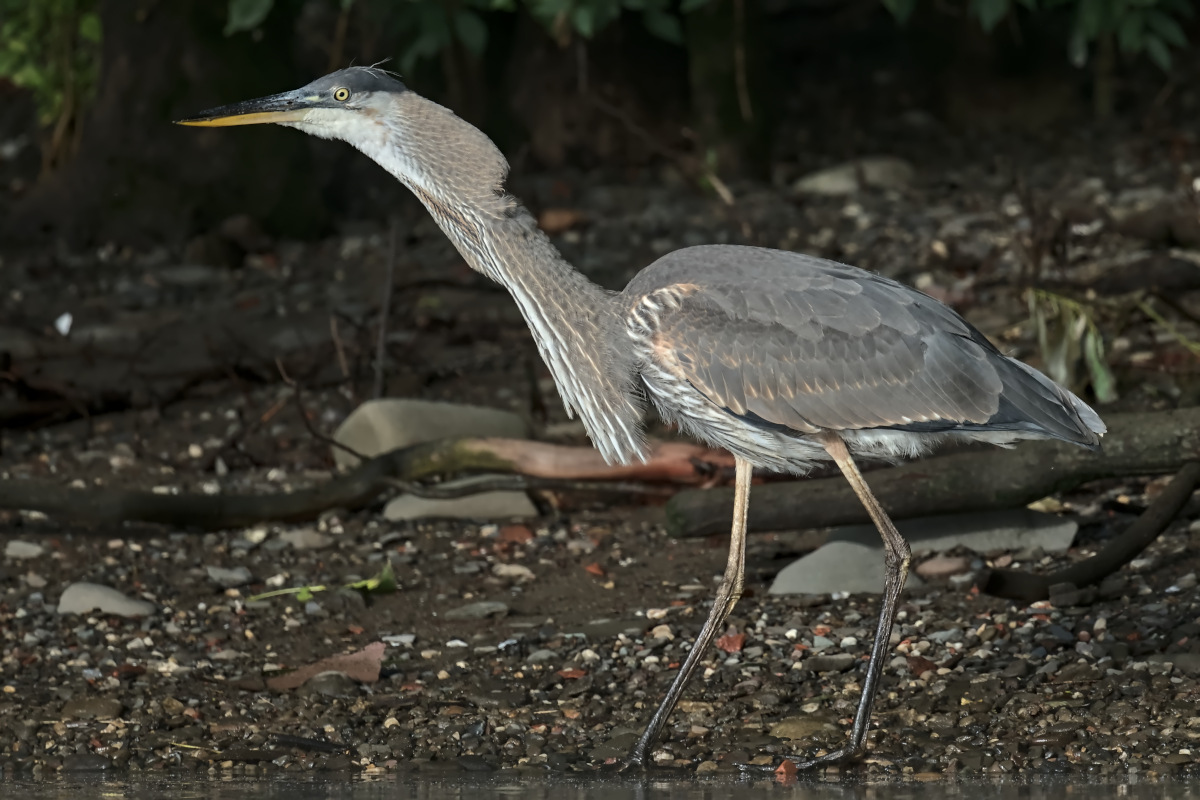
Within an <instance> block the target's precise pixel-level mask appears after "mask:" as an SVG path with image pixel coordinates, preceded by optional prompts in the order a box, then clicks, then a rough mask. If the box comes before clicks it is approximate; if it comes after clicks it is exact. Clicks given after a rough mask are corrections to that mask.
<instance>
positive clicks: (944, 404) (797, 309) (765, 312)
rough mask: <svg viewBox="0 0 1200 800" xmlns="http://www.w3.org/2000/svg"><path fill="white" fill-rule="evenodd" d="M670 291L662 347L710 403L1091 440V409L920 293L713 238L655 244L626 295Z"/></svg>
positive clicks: (767, 418) (820, 424)
mask: <svg viewBox="0 0 1200 800" xmlns="http://www.w3.org/2000/svg"><path fill="white" fill-rule="evenodd" d="M656 292H658V293H669V294H670V295H671V296H672V297H673V298H674V299H675V301H676V302H675V304H674V305H673V306H671V307H670V308H666V307H665V306H664V309H665V310H664V311H663V313H661V314H659V315H658V316H657V318H656V319H655V320H654V321H653V327H654V329H655V334H654V340H655V345H656V349H657V351H659V352H663V353H671V354H672V357H673V361H674V363H673V367H674V369H675V370H676V371H677V373H678V374H679V376H680V377H682V378H684V379H686V380H687V381H689V382H690V383H691V384H692V385H693V386H694V387H695V388H696V389H697V390H698V391H700V392H701V393H703V394H704V395H705V396H706V397H708V398H709V400H711V401H712V402H713V403H715V404H716V405H718V406H720V407H722V408H725V409H727V410H728V411H729V412H730V413H733V414H736V415H738V416H743V417H746V418H748V419H751V420H753V421H756V422H760V423H761V424H763V425H767V426H778V427H782V428H786V429H790V430H794V431H797V432H800V433H815V432H817V431H820V430H836V431H843V430H863V429H870V428H898V429H908V430H914V431H938V430H941V431H944V430H989V429H990V430H1024V431H1027V432H1029V433H1035V434H1041V435H1048V436H1053V437H1055V438H1061V439H1066V440H1068V441H1072V442H1077V443H1079V444H1084V445H1095V444H1096V443H1097V442H1098V441H1099V437H1098V435H1097V434H1098V433H1101V432H1103V430H1104V426H1103V423H1101V422H1100V420H1099V417H1097V416H1096V414H1095V412H1093V411H1092V410H1091V409H1089V408H1088V407H1087V406H1086V405H1085V404H1083V402H1082V401H1080V400H1078V398H1075V397H1074V396H1073V395H1071V394H1070V393H1069V392H1067V391H1066V390H1064V389H1062V388H1060V387H1058V386H1057V385H1055V384H1054V383H1053V382H1052V381H1050V380H1049V379H1048V378H1046V377H1045V376H1043V375H1042V374H1041V373H1039V372H1037V371H1036V370H1034V369H1032V368H1030V367H1028V366H1026V365H1024V364H1021V363H1019V362H1016V361H1013V360H1012V359H1009V358H1006V357H1005V356H1003V355H1002V354H1000V353H999V352H998V351H997V350H996V349H995V348H994V347H993V346H992V345H991V344H990V343H989V342H988V341H987V339H986V338H985V337H984V336H983V335H982V334H980V333H979V332H978V331H977V330H975V329H974V328H973V327H972V326H971V325H970V324H969V323H967V322H966V321H965V320H964V319H962V317H960V316H959V315H958V314H956V313H955V312H954V311H953V310H951V309H950V308H948V307H947V306H945V305H943V304H942V303H939V302H938V301H936V300H934V299H933V298H931V297H929V296H928V295H925V294H922V293H921V292H918V291H916V290H915V289H911V288H909V287H907V286H904V285H902V284H899V283H896V282H895V281H891V280H888V279H886V278H883V277H881V276H879V275H875V274H873V273H870V272H866V271H864V270H860V269H858V268H856V267H851V266H847V265H844V264H838V263H836V262H833V261H827V260H825V259H819V258H815V257H812V256H807V255H802V254H799V253H789V252H784V251H779V250H768V249H763V248H754V247H734V246H720V245H710V246H701V247H692V248H686V249H684V250H678V251H676V252H674V253H670V254H669V255H666V256H664V257H663V258H661V259H659V260H658V261H656V262H655V263H654V264H651V265H650V266H649V267H647V268H646V269H645V270H643V271H642V272H641V273H640V274H639V275H637V276H636V277H635V278H634V279H633V281H631V282H630V284H629V286H628V287H627V288H626V290H625V292H624V295H623V297H624V299H625V301H626V302H627V303H629V304H631V306H630V307H632V304H636V303H637V302H638V301H639V299H640V298H642V297H645V296H648V295H653V294H654V293H656Z"/></svg>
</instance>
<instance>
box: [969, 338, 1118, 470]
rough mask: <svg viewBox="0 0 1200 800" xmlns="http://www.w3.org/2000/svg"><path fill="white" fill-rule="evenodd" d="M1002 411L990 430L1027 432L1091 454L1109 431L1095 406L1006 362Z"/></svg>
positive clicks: (1028, 369) (1022, 366) (1025, 368)
mask: <svg viewBox="0 0 1200 800" xmlns="http://www.w3.org/2000/svg"><path fill="white" fill-rule="evenodd" d="M1005 360H1006V361H1007V362H1008V367H1009V368H1008V369H1006V370H1002V375H1001V380H1002V381H1003V383H1004V389H1003V391H1002V392H1001V395H1000V407H999V409H998V410H997V411H996V414H995V415H994V416H993V417H992V418H991V419H990V420H988V427H996V428H1008V429H1024V430H1028V431H1030V432H1037V433H1040V434H1042V435H1044V436H1048V437H1051V438H1054V439H1061V440H1063V441H1065V442H1071V443H1073V444H1078V445H1081V446H1083V447H1086V448H1088V449H1091V450H1096V449H1098V448H1099V447H1100V437H1101V436H1103V435H1104V433H1105V432H1107V430H1108V428H1107V426H1105V424H1104V421H1103V420H1101V419H1100V415H1099V414H1097V413H1096V412H1095V411H1094V410H1093V409H1092V407H1091V406H1089V405H1088V404H1087V403H1085V402H1083V401H1082V400H1080V399H1079V398H1078V397H1076V396H1075V395H1074V394H1072V393H1071V392H1069V391H1067V390H1066V389H1064V388H1063V387H1061V386H1059V385H1058V384H1057V383H1055V382H1054V381H1052V380H1050V379H1049V378H1047V377H1046V376H1045V375H1043V374H1042V373H1040V372H1038V371H1037V370H1036V369H1034V368H1033V367H1031V366H1029V365H1028V364H1023V363H1021V362H1020V361H1017V360H1016V359H1011V358H1006V359H1005Z"/></svg>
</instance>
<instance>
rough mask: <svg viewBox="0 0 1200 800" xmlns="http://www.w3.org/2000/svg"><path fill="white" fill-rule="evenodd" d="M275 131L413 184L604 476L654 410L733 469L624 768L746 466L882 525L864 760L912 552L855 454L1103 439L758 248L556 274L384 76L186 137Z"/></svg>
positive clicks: (845, 273) (967, 331) (416, 99)
mask: <svg viewBox="0 0 1200 800" xmlns="http://www.w3.org/2000/svg"><path fill="white" fill-rule="evenodd" d="M182 122H183V123H184V124H188V125H197V126H205V127H214V126H226V125H243V124H254V123H259V122H273V123H278V124H281V125H287V126H289V127H294V128H298V129H300V130H302V131H305V132H306V133H310V134H313V135H315V136H320V137H323V138H327V139H341V140H343V141H346V142H348V143H350V144H352V145H353V146H355V147H357V148H358V149H359V150H361V151H362V152H364V153H366V154H367V155H368V156H370V157H371V158H372V159H374V160H375V161H376V162H377V163H379V164H380V165H381V166H382V167H384V168H385V169H386V170H388V171H389V172H390V173H392V174H393V175H394V176H395V177H396V178H397V179H398V180H400V181H401V182H402V183H404V184H405V185H406V186H408V187H409V188H410V189H411V190H412V192H413V194H415V195H416V196H417V198H418V199H419V200H420V201H421V202H422V203H423V204H424V205H425V207H426V208H427V209H428V210H429V212H430V213H431V214H432V216H433V218H434V220H436V221H437V224H438V225H439V226H440V227H441V228H442V230H443V231H444V232H445V233H446V235H447V236H448V237H449V238H450V240H451V241H452V242H454V244H455V246H456V247H457V248H458V251H459V253H461V254H462V257H463V258H464V259H465V260H466V262H467V263H468V264H469V265H470V266H471V267H472V268H473V269H475V270H478V271H479V272H481V273H483V274H484V275H487V276H488V277H489V278H492V279H493V280H496V281H498V282H499V283H501V284H503V285H504V287H505V288H507V289H508V291H509V293H510V294H511V295H512V297H513V300H514V301H515V302H516V304H517V307H518V308H519V309H520V311H521V314H522V316H523V317H524V318H525V321H526V322H527V323H528V325H529V329H530V332H531V333H532V335H533V339H534V341H535V342H536V343H537V347H538V351H539V352H540V353H541V355H542V358H543V360H544V361H545V362H546V365H547V366H548V367H549V369H550V372H551V374H553V376H554V381H555V384H556V385H557V386H558V390H559V393H560V394H561V396H562V399H563V403H564V404H565V406H566V408H567V411H568V413H576V414H578V415H579V416H580V418H581V419H582V421H583V424H584V427H585V428H586V429H587V432H588V435H589V436H590V437H591V439H592V441H593V443H594V444H595V445H596V447H597V448H598V449H599V450H600V452H601V453H603V454H604V457H605V458H606V459H607V460H609V461H610V462H628V461H630V460H633V459H637V458H645V456H646V454H647V448H646V442H645V435H644V433H643V418H644V414H645V410H646V401H647V400H649V401H650V402H651V403H653V404H654V406H655V407H656V408H657V409H658V411H659V412H660V413H661V414H662V415H663V416H664V417H665V418H666V419H668V420H671V421H674V422H676V423H678V424H679V425H680V426H681V427H682V428H683V429H684V430H686V431H688V432H689V433H691V434H692V435H694V436H696V437H697V438H700V439H703V440H705V441H707V442H709V443H711V444H714V445H717V446H719V447H725V448H727V449H729V450H730V451H731V452H732V453H733V454H734V456H735V464H736V469H735V482H734V486H735V492H734V511H733V525H732V527H731V531H730V545H729V557H728V560H727V563H726V566H725V576H724V579H723V580H722V582H721V585H720V587H719V588H718V590H717V594H716V598H715V601H714V603H713V608H712V611H711V612H710V613H709V615H708V618H707V619H706V620H705V623H704V627H703V628H702V629H701V631H700V634H699V635H698V636H697V638H696V643H695V645H694V646H693V647H692V649H691V651H690V652H689V653H688V655H687V657H686V659H685V660H684V663H683V665H682V666H681V667H680V670H679V673H678V674H677V675H676V677H675V679H674V680H673V681H672V683H671V685H670V687H669V688H668V690H667V692H666V696H665V697H664V698H663V700H662V702H661V703H660V704H659V706H658V708H657V710H656V711H655V712H654V716H653V717H652V719H651V720H650V723H649V725H648V726H647V727H646V731H645V733H644V734H643V735H642V737H641V739H640V740H639V741H638V743H637V744H636V745H635V746H634V748H633V751H632V752H631V754H630V757H629V763H631V764H641V763H644V761H645V758H646V756H647V753H648V751H649V748H650V747H651V746H652V745H653V743H654V742H655V740H656V739H657V737H658V735H659V734H660V733H661V732H662V729H663V727H664V726H665V724H666V721H667V718H668V716H669V715H670V713H671V711H672V709H674V707H675V704H676V703H677V701H678V700H679V697H680V695H681V694H682V692H683V689H684V687H685V686H686V685H687V682H688V678H689V676H690V675H691V674H692V673H693V672H694V671H695V669H696V667H697V666H698V665H699V663H700V659H701V658H702V657H703V655H704V653H705V651H706V650H707V648H708V645H709V644H711V643H712V641H713V639H714V638H715V637H716V635H717V634H718V633H719V632H720V631H721V630H722V626H723V624H724V622H725V620H726V619H727V618H728V616H729V612H730V611H731V610H732V608H733V606H734V604H735V603H736V602H737V600H738V598H739V597H740V595H741V592H742V582H743V578H744V572H745V563H744V553H745V535H746V511H747V508H748V504H749V492H750V479H751V474H752V470H753V468H754V467H756V466H757V467H769V468H772V469H777V470H785V471H790V472H804V471H806V470H808V469H809V468H810V467H811V466H812V465H813V464H814V463H815V462H817V461H822V460H832V461H834V462H835V463H836V464H837V465H838V467H839V469H841V471H842V474H843V475H845V477H846V480H847V481H849V483H850V485H851V486H852V487H853V488H854V491H855V493H856V494H857V495H858V497H859V499H860V500H861V501H862V503H863V505H864V507H865V508H866V509H867V512H868V513H869V514H870V516H871V519H872V520H873V521H874V522H875V524H876V526H877V527H878V528H879V531H880V535H881V536H882V538H883V542H884V548H885V553H886V556H885V568H886V570H885V574H886V578H885V581H884V587H883V599H882V602H881V603H880V611H879V621H878V623H877V625H876V630H875V639H874V643H873V645H872V649H871V659H870V661H869V662H868V664H867V670H866V675H865V677H864V678H863V684H862V685H863V690H862V696H861V699H860V701H859V705H858V709H857V711H856V713H855V716H854V725H853V727H852V729H851V733H850V737H849V740H848V742H847V744H846V745H845V746H844V747H842V748H839V749H838V750H835V751H833V752H828V753H823V754H820V755H817V756H816V757H814V758H810V759H806V760H800V761H799V762H798V766H799V767H801V768H806V767H811V766H814V765H817V764H821V763H826V762H830V761H836V760H838V759H841V758H845V757H848V756H850V755H853V754H854V753H856V752H858V751H859V750H860V749H861V748H862V746H863V742H864V740H865V737H866V732H867V726H868V724H869V722H870V718H871V707H872V702H873V700H874V696H875V689H876V686H877V684H878V681H879V676H880V674H881V671H882V666H883V663H884V660H885V658H886V656H887V651H888V649H889V639H890V636H891V630H892V623H893V620H894V618H895V614H896V608H897V604H898V602H899V597H900V591H901V589H902V588H903V586H904V580H905V576H906V575H907V572H908V564H909V550H908V545H907V543H906V542H905V541H904V539H903V537H901V536H900V534H899V532H898V531H897V530H896V528H895V526H894V525H893V524H892V522H891V520H890V519H888V516H887V514H886V512H885V511H884V510H883V508H882V507H881V506H880V505H879V502H878V501H877V500H876V499H875V496H874V495H873V494H872V493H871V490H870V488H869V487H868V486H867V484H866V481H865V480H863V477H862V475H861V474H860V473H859V471H858V468H857V466H856V465H855V463H854V458H853V456H855V455H865V456H873V457H884V458H896V457H902V456H915V455H919V454H921V453H923V452H925V451H926V450H928V449H929V448H930V447H932V446H934V445H936V444H937V443H938V442H940V441H943V440H945V439H948V438H957V439H969V440H982V441H988V442H992V443H994V444H1000V445H1009V444H1012V443H1013V442H1015V441H1016V440H1018V439H1025V438H1056V439H1062V440H1064V441H1067V442H1072V443H1074V444H1079V445H1083V446H1085V447H1096V446H1097V445H1098V444H1099V441H1100V436H1101V434H1103V433H1104V430H1105V428H1104V423H1103V422H1101V421H1100V418H1099V417H1098V416H1097V415H1096V413H1095V412H1094V411H1092V409H1090V408H1088V406H1087V405H1086V404H1085V403H1083V401H1081V400H1080V399H1079V398H1077V397H1075V396H1074V395H1073V394H1071V393H1070V392H1068V391H1067V390H1065V389H1063V388H1061V387H1059V386H1057V385H1056V384H1054V383H1053V382H1052V381H1051V380H1049V379H1048V378H1046V377H1045V376H1044V375H1042V374H1041V373H1040V372H1037V371H1036V370H1034V369H1032V368H1030V367H1028V366H1026V365H1024V364H1022V363H1020V362H1019V361H1014V360H1013V359H1010V358H1006V357H1005V356H1004V355H1002V354H1001V353H1000V352H999V351H997V350H996V348H995V347H993V346H992V345H991V344H990V343H989V342H988V341H987V339H986V338H985V337H984V336H983V335H982V334H980V333H979V331H977V330H975V329H974V328H973V327H971V326H970V325H969V324H967V322H966V321H965V320H963V319H962V318H961V317H960V316H959V315H958V314H956V313H954V311H952V310H951V309H949V308H947V307H946V306H944V305H942V304H941V303H939V302H937V301H936V300H934V299H933V298H931V297H928V296H926V295H924V294H921V293H920V292H918V291H916V290H914V289H910V288H909V287H907V286H903V285H901V284H899V283H896V282H895V281H891V280H887V279H886V278H882V277H880V276H878V275H874V274H872V273H869V272H864V271H863V270H860V269H856V268H854V267H850V266H846V265H845V264H837V263H835V262H832V261H826V260H824V259H820V258H813V257H812V256H806V255H800V254H798V253H788V252H782V251H779V250H767V249H763V248H755V247H733V246H706V247H692V248H687V249H685V250H679V251H676V252H674V253H671V254H669V255H667V256H664V257H663V258H661V259H659V260H658V261H656V262H655V263H653V264H651V265H650V266H649V267H646V268H645V269H644V270H642V271H641V272H640V273H639V274H638V275H637V276H636V277H635V278H634V279H633V280H632V281H630V283H629V285H628V286H627V287H626V288H625V290H624V291H622V292H610V291H606V290H604V289H601V288H600V287H598V286H596V285H595V284H594V283H592V282H591V281H589V280H588V279H587V278H586V277H584V276H583V275H581V274H580V273H579V272H577V271H576V270H575V269H574V268H573V267H571V265H570V264H568V263H567V262H566V261H564V260H563V258H562V256H561V255H560V254H559V252H558V251H557V250H556V249H555V248H554V246H553V245H552V244H551V243H550V240H549V239H548V238H547V237H546V235H545V234H544V233H542V231H540V230H539V229H538V227H537V224H536V223H535V222H534V219H533V217H532V216H531V215H530V214H529V212H528V211H526V210H525V208H524V207H522V206H521V205H520V203H518V202H517V201H516V200H515V199H514V198H513V197H511V196H510V195H508V194H507V193H506V192H505V191H504V189H503V186H504V179H505V177H506V175H507V174H508V163H507V162H506V161H505V160H504V157H503V156H502V155H501V154H500V151H499V150H497V149H496V146H495V145H494V144H493V143H492V142H491V140H489V139H488V138H487V136H485V135H484V134H483V133H482V132H481V131H479V130H478V129H476V128H474V127H472V126H471V125H469V124H467V123H466V122H463V121H462V120H460V119H459V118H458V117H456V116H455V115H454V114H453V113H452V112H451V111H449V110H447V109H445V108H442V107H441V106H439V105H437V104H436V103H433V102H431V101H429V100H426V99H425V98H423V97H421V96H420V95H418V94H416V93H415V92H412V91H408V90H407V89H406V88H405V87H404V86H403V84H401V83H400V82H399V81H396V80H395V79H394V78H392V77H391V76H390V75H387V74H386V73H383V72H381V71H379V70H373V69H371V68H366V67H354V68H351V69H348V70H341V71H339V72H335V73H333V74H331V75H327V76H325V77H324V78H321V79H319V80H317V81H314V82H313V83H311V84H309V85H308V86H305V87H303V88H301V89H297V90H295V91H291V92H284V93H282V94H278V95H273V96H271V97H266V98H262V99H260V100H252V101H248V102H244V103H236V104H234V105H230V106H224V107H222V108H218V109H213V110H211V111H208V112H205V113H203V114H200V115H198V116H196V117H192V118H190V119H187V120H183V121H182Z"/></svg>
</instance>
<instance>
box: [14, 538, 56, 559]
mask: <svg viewBox="0 0 1200 800" xmlns="http://www.w3.org/2000/svg"><path fill="white" fill-rule="evenodd" d="M44 552H46V548H45V547H42V546H41V545H40V544H34V543H33V542H23V541H21V540H20V539H10V540H9V541H8V542H7V543H6V544H5V545H4V557H5V558H11V559H13V560H14V561H22V560H25V559H29V558H39V557H40V556H41V555H42V553H44Z"/></svg>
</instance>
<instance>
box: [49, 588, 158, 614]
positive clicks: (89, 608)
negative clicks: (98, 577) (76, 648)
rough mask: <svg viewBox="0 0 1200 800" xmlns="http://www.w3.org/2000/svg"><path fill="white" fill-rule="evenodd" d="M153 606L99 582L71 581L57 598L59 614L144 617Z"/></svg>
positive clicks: (150, 611) (151, 610) (152, 609)
mask: <svg viewBox="0 0 1200 800" xmlns="http://www.w3.org/2000/svg"><path fill="white" fill-rule="evenodd" d="M154 610H155V606H154V604H153V603H149V602H147V601H145V600H139V599H138V598H136V597H129V596H128V595H125V594H122V593H121V592H118V591H117V590H116V589H114V588H112V587H111V586H103V585H101V584H99V583H87V582H83V581H81V582H79V583H72V584H71V585H70V586H68V587H67V588H66V589H63V593H62V597H60V598H59V599H58V613H60V614H91V613H92V612H93V611H98V612H100V613H101V614H113V615H115V616H118V617H146V616H149V615H150V614H153V613H154Z"/></svg>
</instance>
